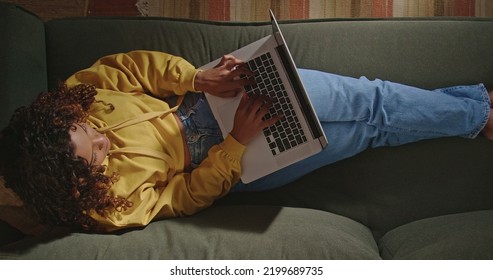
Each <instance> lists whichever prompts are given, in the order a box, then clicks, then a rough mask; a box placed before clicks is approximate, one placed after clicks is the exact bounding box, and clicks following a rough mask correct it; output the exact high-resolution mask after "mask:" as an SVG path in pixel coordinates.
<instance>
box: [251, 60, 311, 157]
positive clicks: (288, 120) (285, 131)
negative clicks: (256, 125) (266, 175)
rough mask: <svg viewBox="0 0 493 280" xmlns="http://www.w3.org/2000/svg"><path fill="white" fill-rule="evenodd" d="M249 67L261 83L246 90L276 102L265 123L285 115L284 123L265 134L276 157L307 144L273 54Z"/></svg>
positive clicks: (266, 131) (265, 118)
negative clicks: (275, 116)
mask: <svg viewBox="0 0 493 280" xmlns="http://www.w3.org/2000/svg"><path fill="white" fill-rule="evenodd" d="M247 65H248V68H249V69H250V70H252V71H255V72H256V75H255V80H256V82H257V83H256V84H255V85H252V86H245V91H246V92H247V93H248V94H250V95H251V94H260V95H264V96H268V97H269V98H270V99H271V100H272V103H273V104H272V107H271V109H270V111H269V112H268V113H267V114H266V115H265V117H264V120H267V119H270V118H272V116H274V115H283V116H284V118H283V119H282V120H280V121H278V122H277V123H276V124H275V125H273V126H271V127H268V128H265V129H264V131H263V132H264V136H265V138H266V140H267V142H268V143H269V147H270V149H271V152H272V154H273V155H279V154H281V153H282V152H285V151H287V150H289V149H292V148H294V147H296V146H298V145H300V144H302V143H305V142H307V138H306V136H305V134H304V132H303V129H302V128H301V124H300V122H299V120H298V117H297V116H296V113H295V111H294V108H293V106H292V105H291V102H290V100H289V97H288V93H287V92H286V90H285V88H284V85H283V84H282V81H281V78H280V77H279V73H278V72H277V68H276V66H275V65H274V62H273V61H272V57H271V55H270V53H265V54H262V55H260V56H258V57H256V58H254V59H252V60H250V61H248V62H247Z"/></svg>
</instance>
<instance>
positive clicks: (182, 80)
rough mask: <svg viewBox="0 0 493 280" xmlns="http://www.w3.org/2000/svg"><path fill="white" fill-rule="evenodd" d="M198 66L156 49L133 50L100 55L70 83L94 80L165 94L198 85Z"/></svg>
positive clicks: (130, 90) (109, 86)
mask: <svg viewBox="0 0 493 280" xmlns="http://www.w3.org/2000/svg"><path fill="white" fill-rule="evenodd" d="M198 71H199V70H197V69H196V68H195V67H194V66H193V65H192V64H190V63H189V62H188V61H186V60H185V59H183V58H181V57H177V56H173V55H170V54H167V53H162V52H154V51H132V52H129V53H120V54H114V55H109V56H106V57H103V58H101V59H99V60H98V61H97V62H96V63H95V64H94V65H92V66H91V67H89V68H88V69H85V70H81V71H79V72H77V73H75V74H74V75H72V76H71V77H69V78H68V79H67V82H66V83H67V85H68V86H69V87H72V86H75V85H77V84H92V85H95V86H96V87H97V88H99V89H107V90H114V91H119V92H127V93H135V92H146V93H150V94H151V95H154V96H156V97H160V98H165V97H169V96H171V95H173V94H178V95H182V94H185V93H186V92H187V91H196V90H195V88H194V82H195V76H196V74H197V72H198Z"/></svg>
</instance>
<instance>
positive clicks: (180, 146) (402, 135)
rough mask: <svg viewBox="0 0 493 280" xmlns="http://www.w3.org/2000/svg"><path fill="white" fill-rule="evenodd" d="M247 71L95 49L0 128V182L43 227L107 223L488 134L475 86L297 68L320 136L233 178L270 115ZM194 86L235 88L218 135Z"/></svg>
mask: <svg viewBox="0 0 493 280" xmlns="http://www.w3.org/2000/svg"><path fill="white" fill-rule="evenodd" d="M243 75H247V76H249V77H251V78H250V79H239V77H240V76H243ZM254 75H255V73H252V72H251V71H250V70H248V69H247V68H246V67H245V66H244V64H243V63H242V62H241V61H239V60H237V59H236V58H234V57H231V56H225V57H224V58H223V59H222V61H221V63H220V64H219V65H218V66H217V67H216V68H214V69H210V70H206V71H199V70H197V69H195V67H193V66H192V65H190V64H189V63H188V62H186V61H185V60H183V59H181V58H179V57H175V56H172V55H169V54H165V53H160V52H149V51H134V52H130V53H126V54H116V55H110V56H107V57H104V58H102V59H100V60H99V61H97V62H96V63H95V64H94V65H93V66H91V67H90V68H88V69H85V70H82V71H79V72H77V73H75V74H74V75H73V76H71V77H70V78H69V79H68V80H67V81H66V83H65V85H63V86H61V87H60V88H58V89H57V90H55V91H52V92H47V93H42V94H41V95H40V96H39V97H38V99H37V100H36V101H35V102H34V103H33V104H32V105H30V106H29V107H23V108H19V109H18V110H17V111H16V112H15V113H14V115H13V116H12V119H11V122H10V124H9V126H8V127H6V128H5V129H3V131H2V132H1V135H0V143H1V146H0V149H1V150H0V156H1V165H0V166H1V170H0V171H1V174H3V175H4V178H5V181H6V186H7V187H9V188H11V189H13V190H14V191H15V192H16V193H17V194H18V195H19V197H20V198H21V199H22V200H23V201H24V203H25V204H27V205H29V206H30V207H31V208H32V209H33V211H34V212H35V213H36V214H37V216H38V217H39V219H40V220H41V221H42V222H44V223H48V224H52V225H64V226H69V227H72V228H75V229H86V230H93V231H100V230H105V231H111V230H116V229H119V228H124V227H133V226H142V225H146V224H148V223H149V222H151V221H152V220H155V219H162V218H167V217H176V216H183V215H192V214H194V213H196V212H198V211H200V210H201V209H204V208H207V207H208V206H210V205H211V204H212V203H213V202H214V200H216V199H217V198H220V197H222V196H224V195H226V194H227V193H228V192H230V191H231V190H235V191H248V190H252V191H256V190H265V189H269V188H276V187H280V186H282V185H284V184H286V183H288V182H291V181H292V180H295V179H297V178H298V177H300V176H302V175H304V174H306V173H308V172H310V171H312V170H314V169H316V168H319V167H321V166H323V165H326V164H330V163H332V162H335V161H338V160H341V159H344V158H347V157H350V156H352V155H355V154H357V153H359V152H361V151H363V150H365V149H366V148H368V147H381V146H395V145H402V144H405V143H409V142H414V141H419V140H422V139H430V138H436V137H446V136H461V137H467V138H475V137H476V136H477V135H478V134H479V133H480V132H483V134H484V135H485V136H487V137H488V138H490V139H491V138H493V117H492V116H490V96H489V94H488V92H487V91H486V89H485V88H484V86H483V85H482V84H479V85H473V86H456V87H449V88H445V89H438V90H434V91H428V90H423V89H418V88H414V87H410V86H406V85H401V84H396V83H392V82H387V81H381V80H374V81H370V80H368V79H366V78H364V77H363V78H360V79H354V78H349V77H342V76H337V75H333V74H328V73H322V72H318V71H311V70H300V75H301V77H302V80H303V81H304V83H305V85H306V87H307V91H308V93H309V95H310V97H311V99H312V100H313V103H314V106H315V110H316V112H317V114H318V117H319V119H320V120H321V122H322V123H323V128H324V130H325V133H326V135H327V137H328V138H329V142H330V144H329V146H328V147H327V148H326V149H325V150H324V151H322V152H321V153H319V154H317V155H315V156H313V157H311V158H309V159H306V160H304V161H301V162H299V163H297V164H294V165H292V166H290V167H288V168H286V169H283V170H281V171H279V172H276V173H274V174H272V175H269V176H267V177H264V178H262V179H260V180H258V181H256V182H253V183H251V184H248V185H245V184H243V183H241V182H240V180H239V178H240V174H241V165H240V161H241V157H242V154H243V152H244V149H245V145H246V144H247V143H248V142H249V141H251V140H252V139H253V138H254V137H255V136H256V135H257V134H258V133H260V132H261V130H262V129H264V128H265V127H268V126H270V125H272V124H274V123H275V122H277V121H279V120H280V119H282V116H275V117H274V118H273V119H270V120H268V121H264V119H263V116H264V115H265V114H266V113H267V112H268V110H269V108H270V105H271V103H270V100H267V99H265V98H264V97H262V96H247V95H246V94H243V93H242V88H243V86H245V85H247V84H252V83H254ZM203 91H207V92H209V93H211V94H215V95H217V96H222V97H230V96H234V95H237V94H243V96H242V101H241V103H240V106H239V107H238V109H237V112H236V116H235V119H234V127H233V129H232V131H231V132H230V134H229V135H228V136H227V137H225V138H224V139H223V138H222V136H221V133H220V131H219V129H218V126H217V124H216V122H215V121H214V118H213V117H212V113H211V112H210V109H209V107H208V105H207V102H206V100H205V98H204V96H203V94H201V93H200V92H203Z"/></svg>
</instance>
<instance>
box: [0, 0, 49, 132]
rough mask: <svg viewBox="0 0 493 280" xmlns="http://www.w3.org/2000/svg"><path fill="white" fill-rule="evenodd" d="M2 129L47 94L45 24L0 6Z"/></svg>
mask: <svg viewBox="0 0 493 280" xmlns="http://www.w3.org/2000/svg"><path fill="white" fill-rule="evenodd" d="M0 38H1V41H2V43H1V44H0V86H1V88H2V92H1V94H0V104H2V110H1V111H0V127H2V128H3V127H4V126H5V125H7V123H8V121H9V119H10V116H11V115H12V113H13V111H14V110H15V109H16V108H18V107H20V106H23V105H28V104H30V103H31V102H32V100H34V98H35V97H36V96H37V95H38V94H39V93H40V92H42V91H46V90H47V72H46V44H45V30H44V23H43V21H42V20H41V19H40V18H39V17H37V16H36V15H34V14H31V13H30V12H28V11H26V10H24V9H22V8H19V7H17V6H15V5H13V4H8V3H0Z"/></svg>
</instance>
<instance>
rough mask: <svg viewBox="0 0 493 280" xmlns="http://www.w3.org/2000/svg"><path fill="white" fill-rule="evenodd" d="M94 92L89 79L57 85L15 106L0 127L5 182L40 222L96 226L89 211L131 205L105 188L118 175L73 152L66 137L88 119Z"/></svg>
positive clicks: (102, 212) (95, 228)
mask: <svg viewBox="0 0 493 280" xmlns="http://www.w3.org/2000/svg"><path fill="white" fill-rule="evenodd" d="M96 93H97V92H96V89H95V87H94V86H91V85H78V86H75V87H73V88H68V87H67V86H66V85H60V86H59V87H58V88H57V89H56V90H54V91H51V92H44V93H41V94H40V95H39V96H38V98H37V99H36V100H35V101H34V103H32V105H30V106H28V107H21V108H19V109H17V110H16V111H15V112H14V114H13V116H12V118H11V120H10V123H9V125H8V126H7V127H6V128H4V129H3V130H2V132H1V133H0V158H1V159H0V161H1V164H0V167H1V169H0V173H1V174H3V176H4V179H5V185H6V186H7V187H9V188H11V189H12V190H13V191H14V192H15V193H16V194H17V195H18V196H19V197H20V198H21V199H22V200H23V202H24V204H25V205H27V206H29V207H30V208H31V210H32V211H33V212H34V213H35V215H36V216H37V218H38V219H39V220H40V222H42V223H45V224H49V225H53V226H65V227H70V228H72V229H83V230H91V231H99V230H100V227H99V226H98V223H97V222H96V221H95V220H94V219H92V218H91V217H90V215H89V213H90V211H95V212H96V213H98V214H99V215H101V216H107V215H108V214H109V213H111V212H112V211H124V210H126V209H127V208H128V207H131V203H130V202H129V201H128V200H126V199H124V198H121V197H113V196H110V195H109V194H108V191H109V189H110V187H111V186H112V184H113V183H114V182H115V181H116V180H118V175H117V174H115V173H114V174H112V175H109V176H108V175H105V174H104V172H105V170H106V167H105V166H90V165H89V163H88V162H87V160H85V159H83V158H80V157H76V156H75V152H74V147H73V145H72V143H71V138H70V134H69V129H71V127H73V125H74V123H82V122H85V121H86V120H87V117H88V113H87V112H88V109H89V107H90V106H91V104H92V103H93V102H94V101H95V95H96Z"/></svg>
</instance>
